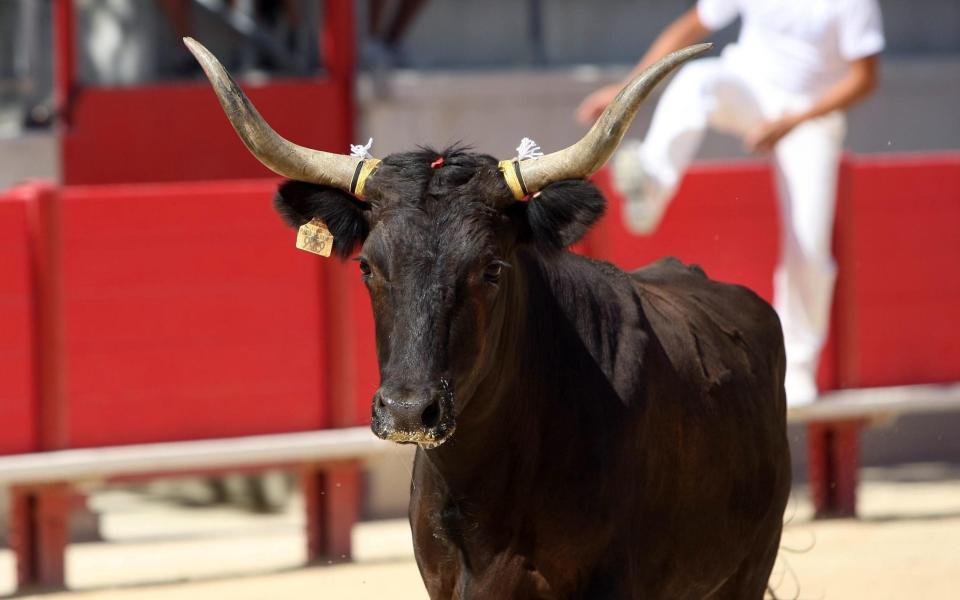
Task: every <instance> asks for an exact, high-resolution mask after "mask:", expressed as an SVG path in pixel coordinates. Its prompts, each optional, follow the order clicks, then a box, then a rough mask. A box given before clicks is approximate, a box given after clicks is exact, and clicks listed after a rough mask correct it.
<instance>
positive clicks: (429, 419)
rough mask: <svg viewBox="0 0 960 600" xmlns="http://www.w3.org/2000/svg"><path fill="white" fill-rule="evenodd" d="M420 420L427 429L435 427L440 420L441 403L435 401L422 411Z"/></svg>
mask: <svg viewBox="0 0 960 600" xmlns="http://www.w3.org/2000/svg"><path fill="white" fill-rule="evenodd" d="M420 422H421V423H423V426H424V427H426V428H427V429H433V428H434V427H436V426H437V423H439V422H440V403H439V402H434V403H432V404H430V406H428V407H426V408H425V409H423V412H422V413H420Z"/></svg>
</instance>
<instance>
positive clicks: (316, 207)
mask: <svg viewBox="0 0 960 600" xmlns="http://www.w3.org/2000/svg"><path fill="white" fill-rule="evenodd" d="M273 205H274V207H275V208H276V209H277V212H279V213H280V216H282V217H283V220H284V221H286V222H287V223H288V224H289V225H292V226H293V227H299V226H301V225H303V224H304V223H307V222H309V221H311V220H312V219H315V218H317V217H320V218H321V219H323V222H324V223H325V224H326V225H327V228H328V229H329V230H330V233H331V235H333V251H334V252H335V253H336V254H337V256H339V257H340V258H348V257H349V256H350V255H351V254H353V251H354V250H355V249H356V248H357V246H359V245H360V244H362V243H363V241H364V240H365V239H367V233H369V231H370V222H369V220H368V217H369V215H370V210H369V208H368V207H367V205H365V204H364V203H363V202H360V201H359V200H357V199H356V198H354V197H353V196H351V195H350V194H348V193H346V192H344V191H343V190H340V189H337V188H333V187H328V186H325V185H317V184H315V183H304V182H302V181H292V180H291V181H284V182H283V183H281V184H280V185H279V186H278V187H277V194H276V195H275V196H274V197H273Z"/></svg>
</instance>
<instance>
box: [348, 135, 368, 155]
mask: <svg viewBox="0 0 960 600" xmlns="http://www.w3.org/2000/svg"><path fill="white" fill-rule="evenodd" d="M372 146H373V138H370V139H369V140H367V145H366V146H364V145H363V144H350V156H355V157H356V158H373V155H372V154H370V148H371V147H372Z"/></svg>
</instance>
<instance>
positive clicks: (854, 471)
mask: <svg viewBox="0 0 960 600" xmlns="http://www.w3.org/2000/svg"><path fill="white" fill-rule="evenodd" d="M863 425H864V424H863V422H861V421H843V422H839V423H811V424H810V425H809V426H808V427H807V463H808V465H807V469H808V479H809V482H810V496H811V500H812V501H813V508H814V517H815V518H818V519H825V518H840V517H855V516H856V514H857V486H858V484H859V469H860V432H861V430H862V429H863Z"/></svg>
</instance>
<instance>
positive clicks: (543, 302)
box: [427, 249, 629, 485]
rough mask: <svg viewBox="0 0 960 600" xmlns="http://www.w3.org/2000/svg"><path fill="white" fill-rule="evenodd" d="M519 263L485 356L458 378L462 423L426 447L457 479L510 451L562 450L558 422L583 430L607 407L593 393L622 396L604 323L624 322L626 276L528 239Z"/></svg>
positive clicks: (610, 328) (447, 475)
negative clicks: (532, 245)
mask: <svg viewBox="0 0 960 600" xmlns="http://www.w3.org/2000/svg"><path fill="white" fill-rule="evenodd" d="M511 263H512V265H513V269H512V270H511V273H510V277H509V278H508V279H507V280H505V281H504V283H503V284H502V286H503V289H502V290H501V294H500V296H499V301H498V304H497V306H496V307H495V308H494V310H493V315H492V318H491V323H490V327H489V328H488V331H489V333H488V338H487V340H486V344H485V349H484V353H483V357H482V359H481V360H480V361H478V364H477V367H476V368H475V369H474V371H473V374H472V376H471V377H470V378H468V380H467V381H464V382H461V384H460V385H457V389H456V392H455V393H456V394H457V395H458V396H459V401H458V404H459V405H460V406H462V407H463V409H462V411H461V413H460V414H458V415H457V431H456V433H455V434H454V436H453V438H451V440H449V441H448V442H447V443H446V444H444V445H443V446H440V447H439V448H436V449H434V450H431V451H429V452H428V453H427V456H428V458H429V459H430V462H431V464H433V465H434V467H435V468H437V469H438V470H439V472H441V474H442V476H443V477H444V479H446V480H447V481H448V483H449V484H452V485H456V484H457V479H458V478H463V480H464V481H463V483H465V484H467V483H468V482H469V481H471V480H474V477H475V475H476V472H477V471H478V470H479V469H486V468H487V467H488V466H489V465H491V464H497V465H501V466H502V465H504V464H505V463H506V464H509V463H510V462H511V461H514V462H516V461H518V460H520V458H521V457H520V456H516V455H514V456H510V455H509V454H507V453H515V454H517V453H519V454H522V455H523V456H524V457H525V458H527V459H533V461H534V462H536V457H537V456H538V455H541V454H542V453H543V452H546V451H547V449H548V448H549V451H550V452H555V451H556V448H555V446H556V444H555V443H554V442H556V440H555V439H554V437H555V436H556V435H557V434H556V432H558V431H564V432H569V433H570V434H571V435H574V436H576V435H577V434H578V432H579V431H582V430H584V427H585V426H586V425H587V423H585V422H584V418H585V415H586V419H588V420H593V418H594V416H595V415H601V416H602V415H604V414H606V413H607V411H605V410H604V409H603V408H602V407H601V406H589V407H585V406H584V404H585V403H586V402H589V403H591V404H597V403H599V404H602V403H604V402H607V403H617V398H616V393H615V392H614V391H613V390H612V388H611V387H610V384H609V381H610V380H611V378H612V373H611V372H610V371H611V370H612V369H613V368H614V366H613V365H612V364H604V363H605V361H606V362H607V363H609V362H610V361H609V360H606V359H608V358H609V357H608V356H607V355H608V354H609V353H608V348H606V347H605V346H607V345H609V343H610V342H611V340H610V339H609V336H608V337H607V338H605V337H604V336H603V335H598V333H597V332H615V331H617V330H618V329H619V326H620V323H616V322H614V321H616V320H617V319H618V317H619V316H620V315H619V314H618V313H617V311H615V310H611V309H610V307H611V304H612V303H613V302H614V299H613V295H615V294H616V293H629V291H627V288H629V282H628V280H627V279H626V276H625V275H623V274H622V273H621V274H619V276H617V275H615V274H613V270H612V268H606V269H605V268H604V267H603V266H601V265H600V264H598V263H594V262H591V261H588V260H586V259H583V258H582V257H578V256H575V255H572V254H570V253H568V252H553V253H551V254H549V255H545V254H542V253H541V252H539V251H536V250H532V249H523V250H520V251H518V252H517V253H516V255H515V256H513V257H512V260H511ZM613 288H619V289H618V290H617V289H613ZM587 390H589V391H588V392H587ZM584 408H588V409H589V410H588V411H584ZM621 408H622V405H621ZM569 441H570V442H575V440H569ZM564 445H566V444H564ZM527 462H529V461H527Z"/></svg>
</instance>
